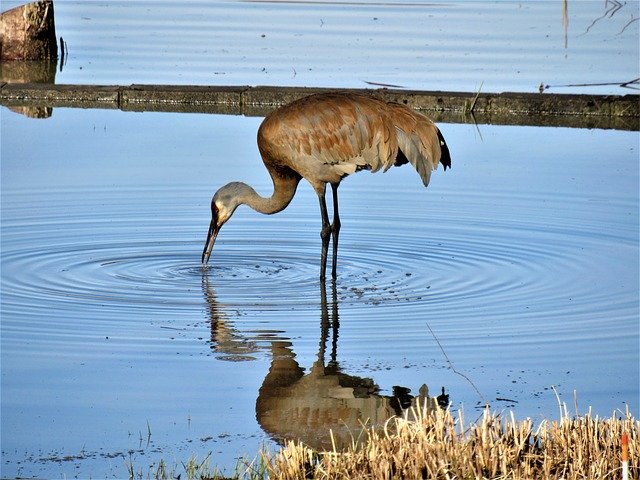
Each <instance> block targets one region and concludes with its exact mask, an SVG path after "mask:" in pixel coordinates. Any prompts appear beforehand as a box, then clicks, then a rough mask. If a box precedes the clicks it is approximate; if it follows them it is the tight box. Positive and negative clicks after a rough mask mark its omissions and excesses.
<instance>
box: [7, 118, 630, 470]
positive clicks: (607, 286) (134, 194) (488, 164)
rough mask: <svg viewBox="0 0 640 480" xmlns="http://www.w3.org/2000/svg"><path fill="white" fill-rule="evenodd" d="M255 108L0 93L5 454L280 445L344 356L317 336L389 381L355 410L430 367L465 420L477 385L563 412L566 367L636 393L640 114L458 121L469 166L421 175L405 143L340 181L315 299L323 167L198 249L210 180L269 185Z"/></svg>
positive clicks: (598, 385) (492, 399) (597, 406)
mask: <svg viewBox="0 0 640 480" xmlns="http://www.w3.org/2000/svg"><path fill="white" fill-rule="evenodd" d="M260 120H261V119H259V118H246V117H235V116H216V115H197V114H162V113H144V114H140V113H125V112H121V111H100V110H70V109H55V110H54V113H53V116H52V117H51V118H49V119H47V120H33V119H28V118H26V117H23V116H20V115H18V114H14V113H12V112H9V111H8V110H6V109H4V110H3V111H2V132H3V134H2V185H1V186H2V198H1V200H2V245H1V246H2V256H1V260H2V264H1V266H2V311H1V313H2V323H1V333H2V338H1V342H2V343H1V347H2V455H3V461H2V475H3V476H10V477H11V476H32V475H35V476H41V477H43V476H44V477H51V478H54V477H55V478H58V477H62V476H65V475H66V476H74V475H78V476H80V477H87V476H89V475H90V476H92V477H93V478H95V477H102V476H105V477H106V476H115V477H121V476H122V475H124V474H125V473H126V471H127V470H126V462H132V464H133V465H134V467H135V468H136V469H138V470H144V471H145V472H146V471H147V469H148V468H151V467H150V466H151V465H156V466H157V462H159V460H160V459H164V460H165V461H166V462H168V463H170V464H171V463H172V462H175V463H174V465H177V467H180V461H185V460H186V459H187V458H188V457H189V456H190V455H192V454H197V455H198V456H199V458H204V456H205V455H207V454H208V453H209V452H212V458H211V461H212V463H214V464H218V465H220V466H221V467H222V468H225V469H227V471H231V470H233V467H234V466H235V463H236V458H237V457H238V456H242V455H246V456H248V457H249V458H253V456H254V455H255V453H256V451H257V450H258V449H259V447H260V446H261V445H262V444H263V443H264V442H267V445H272V446H275V443H273V440H270V439H271V438H274V435H275V437H277V436H278V433H279V432H277V431H275V432H274V429H273V425H272V423H270V422H273V420H272V419H273V418H274V415H277V414H278V412H280V411H281V410H282V411H285V410H283V409H285V408H294V407H295V408H303V407H301V405H306V407H304V408H318V409H320V410H319V413H321V412H323V411H324V412H327V411H332V410H331V409H332V408H337V407H336V406H335V405H334V404H331V405H334V406H333V407H327V406H326V402H327V401H328V400H327V399H326V398H325V396H322V397H321V398H324V400H322V401H321V400H320V397H318V396H317V391H318V388H320V387H319V386H318V385H320V386H321V385H324V384H326V382H332V381H337V379H338V378H345V377H337V376H336V375H337V374H332V373H331V372H329V371H327V372H326V373H325V374H323V375H321V376H320V377H321V378H320V379H319V380H318V377H317V375H318V374H317V369H316V373H313V374H312V371H311V367H312V366H313V365H314V363H316V362H318V361H319V359H320V360H321V361H323V365H325V366H329V365H330V364H333V365H336V364H337V365H338V366H339V373H340V375H348V376H350V377H354V378H356V379H359V380H358V382H359V384H363V383H364V384H365V385H369V387H370V386H371V385H375V386H377V387H376V388H373V390H371V388H369V387H368V388H369V391H370V395H369V397H367V398H370V399H371V400H368V402H369V403H366V404H363V403H362V402H363V400H358V402H360V403H358V404H357V405H359V407H358V408H360V409H361V410H348V411H350V412H354V411H360V412H370V411H371V410H370V409H371V408H374V407H375V408H374V410H372V411H374V412H377V413H376V415H378V414H379V415H383V414H384V411H387V410H388V405H387V403H386V402H387V401H386V400H384V398H385V397H389V396H391V395H392V390H393V386H394V385H401V386H404V387H407V388H410V389H411V395H417V394H418V390H419V388H420V386H421V385H422V384H427V385H428V386H429V388H430V393H431V395H436V394H438V393H439V391H440V387H441V386H445V387H446V389H447V392H448V393H449V395H450V396H451V400H452V407H453V408H459V407H462V408H464V409H465V411H467V412H468V415H467V416H468V418H472V417H473V416H474V412H475V411H477V408H479V405H481V404H483V403H484V402H489V403H490V404H491V406H492V408H494V409H496V410H498V411H500V410H502V409H513V410H514V412H515V414H516V416H518V417H520V418H524V417H527V416H529V417H531V418H533V419H534V420H536V421H539V420H541V419H544V418H551V419H553V418H557V400H556V396H555V393H554V392H553V389H552V386H554V387H555V389H556V390H557V392H558V393H559V395H560V396H561V399H562V400H563V401H566V402H568V403H569V405H571V406H573V396H574V392H576V396H577V399H578V403H579V406H580V408H585V409H586V408H587V407H588V406H591V407H592V408H593V411H594V412H595V413H597V414H598V415H603V416H605V415H606V416H608V415H610V414H611V413H612V412H613V411H614V410H616V409H620V410H624V409H625V408H626V406H627V405H628V406H629V407H630V409H631V411H632V412H634V413H637V406H638V404H639V390H638V381H637V380H638V362H637V359H638V339H639V334H638V321H637V319H638V162H637V155H638V135H637V132H621V131H604V130H581V129H566V128H536V127H504V126H490V125H479V126H471V125H464V124H443V125H441V127H442V131H443V132H444V135H445V137H446V138H447V141H448V143H449V145H450V146H451V150H452V156H453V159H454V163H453V168H452V170H451V171H447V172H446V173H445V172H443V171H442V170H440V171H438V172H436V173H435V174H434V176H433V177H432V181H431V184H430V186H429V188H428V189H424V187H423V186H422V184H421V181H420V179H419V177H418V175H417V174H416V173H415V172H414V171H412V169H411V167H410V166H405V167H402V168H395V169H392V170H391V171H389V172H386V173H384V174H383V173H378V174H369V173H359V174H357V175H354V176H353V177H351V178H349V179H347V180H346V181H345V182H343V186H342V187H341V216H342V220H343V228H342V232H341V249H340V255H339V270H338V274H339V278H338V281H337V285H336V289H335V302H334V301H333V299H332V295H333V294H334V293H333V292H332V289H331V287H330V285H329V286H328V288H327V292H326V297H325V298H327V303H326V304H325V305H323V302H322V291H321V289H320V284H319V282H318V267H319V250H320V239H319V223H320V219H319V213H318V207H317V199H316V197H315V193H314V192H313V190H312V189H311V188H310V187H309V186H308V185H306V184H302V185H301V186H300V188H299V191H298V194H297V195H296V198H295V199H294V201H293V202H292V204H291V205H290V206H289V207H288V208H287V209H286V210H285V211H284V212H281V213H280V214H277V215H274V216H270V217H267V216H262V215H259V214H257V213H254V212H252V211H251V210H249V209H247V208H241V209H240V210H238V211H237V212H236V214H235V215H234V218H233V219H232V220H231V221H230V222H229V224H227V225H225V227H224V228H223V230H222V232H221V233H220V236H219V239H218V242H217V244H216V247H215V249H214V252H213V256H212V259H211V263H212V266H211V268H210V269H209V270H208V271H207V272H203V271H202V269H201V268H200V264H199V262H200V254H201V251H202V245H203V242H204V237H205V235H206V230H207V226H208V222H209V200H210V196H211V195H212V193H213V191H214V189H215V188H217V187H218V186H220V185H222V184H224V183H226V182H227V181H231V180H243V181H246V182H248V183H250V184H253V185H254V186H255V187H256V188H257V189H258V190H259V191H261V192H263V193H267V192H268V190H269V188H270V184H269V178H268V175H267V173H266V171H265V170H264V167H263V166H262V164H261V161H260V159H259V153H258V151H257V148H256V145H255V132H256V130H257V127H258V124H259V122H260ZM25 139H30V140H29V141H26V142H25ZM323 318H324V319H325V320H323ZM336 319H337V320H338V322H339V328H338V329H337V342H336V343H335V346H334V347H332V346H331V338H333V337H332V335H333V333H332V330H331V329H330V328H329V324H328V323H326V322H331V321H333V322H335V320H336ZM323 322H325V323H323ZM323 325H324V327H323ZM323 332H324V333H323ZM321 344H324V345H325V347H324V349H323V348H321ZM331 360H333V363H331ZM274 369H275V370H274ZM269 372H271V373H269ZM274 372H275V373H274ZM283 372H284V373H283ZM301 372H302V373H301ZM303 373H304V374H305V375H307V374H309V375H311V376H306V377H304V380H299V381H298V383H296V384H295V385H294V386H293V387H291V389H285V390H281V389H280V390H277V391H271V390H269V389H268V388H267V387H265V385H268V384H270V382H271V381H273V379H274V378H281V380H280V381H282V378H290V377H291V376H296V375H297V376H300V375H303ZM334 373H335V372H334ZM277 374H280V375H285V376H284V377H278V376H277ZM274 375H276V376H275V377H274ZM327 375H328V377H329V378H328V379H327V378H326V377H327ZM332 375H333V376H332ZM296 378H297V377H296ZM366 379H369V380H366ZM367 382H368V383H367ZM309 385H311V386H309ZM331 391H333V392H334V393H333V394H331V395H329V397H328V398H329V399H331V398H338V399H340V400H339V401H340V402H342V403H341V404H340V405H342V407H341V408H347V409H349V408H355V407H354V404H353V402H351V403H349V402H348V401H347V400H345V399H344V397H345V395H347V397H348V396H349V395H348V391H346V392H347V393H345V391H344V390H335V389H334V390H331ZM269 392H271V393H269ZM309 392H316V397H313V395H312V394H311V393H309ZM335 395H337V397H334V396H335ZM371 395H373V396H371ZM258 399H259V400H260V401H259V405H260V407H259V408H258V407H257V404H256V402H257V401H258ZM356 400H357V399H356ZM354 401H355V400H354ZM269 402H275V405H276V406H279V407H278V408H276V410H275V411H274V410H267V412H266V413H265V412H263V410H264V408H266V407H265V406H264V405H267V406H268V405H271V404H270V403H269ZM345 402H346V407H345ZM371 402H373V403H371ZM292 405H293V406H294V407H292ZM314 405H315V407H314ZM349 405H350V406H349ZM372 405H373V406H372ZM384 405H387V407H385V408H386V410H385V409H384V408H383V406H384ZM257 408H258V410H257ZM327 408H328V409H329V410H327ZM381 409H382V410H381ZM370 417H371V415H367V416H366V417H365V418H370ZM275 418H276V420H277V417H275ZM327 421H328V420H327ZM300 422H301V423H299V424H298V423H295V424H293V425H292V424H291V422H289V423H285V425H288V426H290V428H291V429H294V427H296V428H297V427H299V428H298V430H290V431H296V432H299V431H300V429H304V428H305V427H304V425H308V423H305V422H306V420H305V419H304V418H302V419H301V420H300ZM276 425H282V423H278V422H276ZM317 431H318V426H317V425H315V427H314V429H312V430H308V431H307V433H309V434H311V433H314V432H317ZM149 432H150V433H151V435H150V437H149ZM316 440H317V441H318V442H321V439H316ZM65 457H67V459H66V460H64V458H65ZM178 473H179V472H178Z"/></svg>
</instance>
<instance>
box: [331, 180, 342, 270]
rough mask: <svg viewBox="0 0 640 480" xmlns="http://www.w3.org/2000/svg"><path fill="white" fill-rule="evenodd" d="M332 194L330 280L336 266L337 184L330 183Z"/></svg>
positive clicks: (337, 229)
mask: <svg viewBox="0 0 640 480" xmlns="http://www.w3.org/2000/svg"><path fill="white" fill-rule="evenodd" d="M331 190H332V192H333V224H332V225H331V235H332V237H333V258H332V264H331V278H333V279H334V280H335V279H336V265H337V264H338V234H339V233H340V215H339V214H338V184H337V183H332V184H331Z"/></svg>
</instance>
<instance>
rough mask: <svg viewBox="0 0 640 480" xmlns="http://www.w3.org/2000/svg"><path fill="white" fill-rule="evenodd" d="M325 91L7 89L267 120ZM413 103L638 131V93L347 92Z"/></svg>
mask: <svg viewBox="0 0 640 480" xmlns="http://www.w3.org/2000/svg"><path fill="white" fill-rule="evenodd" d="M328 90H335V89H325V88H301V87H268V86H257V87H250V86H190V85H129V86H122V85H56V84H39V83H20V84H18V83H3V84H1V85H0V104H2V105H4V106H6V107H9V108H12V107H30V106H32V107H50V108H54V107H64V108H103V109H120V110H124V111H161V112H195V113H216V114H230V115H246V116H262V115H265V114H266V113H268V112H269V111H271V110H272V109H274V108H276V107H277V106H279V105H282V104H285V103H288V102H290V101H292V100H295V99H297V98H300V97H302V96H306V95H309V94H312V93H316V92H322V91H328ZM350 90H352V91H359V92H366V93H371V94H375V95H378V96H381V97H383V98H385V99H387V100H393V101H396V102H400V103H405V104H407V105H410V106H411V107H412V108H415V109H417V110H420V111H424V112H425V113H428V114H429V115H430V116H431V117H433V118H434V119H435V120H437V121H440V122H445V123H446V122H453V123H455V122H463V123H473V122H476V123H491V124H499V125H539V126H564V127H574V128H602V129H617V130H640V100H639V99H640V96H639V95H633V94H629V95H590V94H555V93H514V92H506V93H482V92H479V93H478V92H469V93H467V92H442V91H418V90H399V89H387V88H377V89H359V90H355V89H350Z"/></svg>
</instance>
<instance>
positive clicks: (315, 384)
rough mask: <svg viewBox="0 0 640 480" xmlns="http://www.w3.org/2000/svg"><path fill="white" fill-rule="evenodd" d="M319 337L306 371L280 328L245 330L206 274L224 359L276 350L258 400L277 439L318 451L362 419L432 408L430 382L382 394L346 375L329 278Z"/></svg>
mask: <svg viewBox="0 0 640 480" xmlns="http://www.w3.org/2000/svg"><path fill="white" fill-rule="evenodd" d="M320 285H321V292H320V293H321V297H320V337H321V338H320V343H319V350H318V356H317V359H316V361H315V362H314V363H313V365H312V367H311V369H310V370H309V371H308V372H307V373H306V374H305V370H304V368H302V367H301V366H300V365H299V364H298V362H297V361H296V355H295V353H294V352H293V349H292V344H291V342H290V341H289V340H288V339H286V338H282V337H281V336H280V335H277V332H273V331H269V332H264V333H261V332H252V334H251V335H250V336H248V335H246V334H242V333H240V332H239V331H238V330H236V329H235V328H234V326H233V322H232V321H230V319H229V318H227V316H226V314H225V313H224V311H223V310H224V309H223V308H220V306H219V304H218V302H217V300H216V297H215V294H214V291H213V288H212V286H211V285H210V284H209V281H208V279H207V276H206V273H205V275H204V276H203V281H202V287H203V293H204V296H205V300H206V302H207V305H208V311H209V314H210V317H211V318H210V320H211V348H212V349H213V350H214V351H215V352H216V353H217V354H218V355H219V356H218V358H221V359H225V360H234V359H237V360H251V359H253V358H255V357H253V355H252V354H254V353H255V352H257V351H259V350H263V349H268V350H270V352H271V365H270V368H269V372H268V373H267V375H266V377H265V378H264V380H263V382H262V386H261V387H260V390H259V392H258V398H257V400H256V418H257V420H258V422H259V423H260V426H261V427H262V429H263V430H264V431H265V432H267V433H268V434H269V435H270V436H272V437H273V438H274V439H276V440H280V441H281V440H286V439H299V440H302V441H304V442H305V443H307V444H308V445H310V446H313V447H314V448H318V449H329V448H332V440H331V433H330V430H331V432H332V433H333V441H334V442H335V444H336V446H337V447H339V446H342V445H347V444H348V443H350V442H351V440H352V439H353V438H355V437H357V435H358V433H359V432H360V431H361V429H362V427H363V425H369V426H376V425H382V424H383V423H384V422H385V421H386V420H388V419H389V418H391V417H393V416H397V415H402V414H403V412H404V411H405V410H406V409H408V408H409V407H411V406H420V407H423V406H424V405H425V404H426V405H427V406H428V408H433V407H435V404H436V403H437V400H436V399H435V398H432V397H430V396H429V391H428V389H427V386H426V385H423V386H422V387H421V388H420V391H419V393H418V395H416V396H414V395H411V391H410V389H408V388H405V387H399V386H394V387H393V392H392V394H391V395H383V394H382V393H381V392H380V388H379V387H378V385H376V384H375V383H374V381H373V380H372V379H371V378H365V377H359V376H355V375H349V374H347V373H345V372H344V371H343V370H342V369H341V367H340V364H339V362H338V355H337V346H338V328H339V319H338V299H337V294H336V288H335V284H333V282H332V292H331V301H329V302H328V301H327V292H326V287H325V285H324V282H320Z"/></svg>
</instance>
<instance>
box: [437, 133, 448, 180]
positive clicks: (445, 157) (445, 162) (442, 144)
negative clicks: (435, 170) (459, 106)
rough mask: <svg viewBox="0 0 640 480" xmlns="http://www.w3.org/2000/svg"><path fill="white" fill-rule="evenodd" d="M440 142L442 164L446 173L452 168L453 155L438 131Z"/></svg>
mask: <svg viewBox="0 0 640 480" xmlns="http://www.w3.org/2000/svg"><path fill="white" fill-rule="evenodd" d="M438 140H439V141H440V152H441V153H440V163H441V164H442V166H443V167H444V170H445V171H446V170H447V168H451V154H450V153H449V147H448V146H447V142H445V140H444V137H443V136H442V133H441V132H440V129H438Z"/></svg>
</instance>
